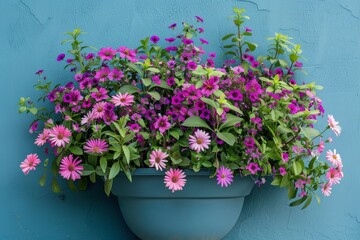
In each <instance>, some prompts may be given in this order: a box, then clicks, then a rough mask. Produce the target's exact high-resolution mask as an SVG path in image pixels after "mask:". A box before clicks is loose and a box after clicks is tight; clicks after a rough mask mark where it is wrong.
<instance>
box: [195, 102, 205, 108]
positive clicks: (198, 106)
mask: <svg viewBox="0 0 360 240" xmlns="http://www.w3.org/2000/svg"><path fill="white" fill-rule="evenodd" d="M195 108H196V109H197V110H203V109H204V108H205V103H204V102H203V101H197V102H196V103H195Z"/></svg>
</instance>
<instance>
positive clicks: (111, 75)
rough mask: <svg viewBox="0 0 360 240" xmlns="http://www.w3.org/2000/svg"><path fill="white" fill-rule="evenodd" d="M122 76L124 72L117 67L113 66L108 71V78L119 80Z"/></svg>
mask: <svg viewBox="0 0 360 240" xmlns="http://www.w3.org/2000/svg"><path fill="white" fill-rule="evenodd" d="M123 77H124V73H123V72H122V71H121V70H118V69H117V68H114V69H113V70H112V71H111V72H110V73H109V76H108V78H109V79H110V80H117V81H120V80H121V79H122V78H123Z"/></svg>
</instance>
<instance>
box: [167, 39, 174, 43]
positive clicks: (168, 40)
mask: <svg viewBox="0 0 360 240" xmlns="http://www.w3.org/2000/svg"><path fill="white" fill-rule="evenodd" d="M165 41H167V42H169V43H171V42H173V41H175V38H165Z"/></svg>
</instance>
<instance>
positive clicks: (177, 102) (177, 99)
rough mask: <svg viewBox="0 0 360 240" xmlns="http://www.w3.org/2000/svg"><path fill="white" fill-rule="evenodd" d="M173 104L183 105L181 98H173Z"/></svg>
mask: <svg viewBox="0 0 360 240" xmlns="http://www.w3.org/2000/svg"><path fill="white" fill-rule="evenodd" d="M171 104H173V105H180V104H181V99H180V97H179V96H173V97H172V98H171Z"/></svg>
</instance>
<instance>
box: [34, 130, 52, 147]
mask: <svg viewBox="0 0 360 240" xmlns="http://www.w3.org/2000/svg"><path fill="white" fill-rule="evenodd" d="M49 134H50V129H46V128H44V130H43V132H42V133H40V134H39V135H38V136H37V138H36V140H35V144H36V145H37V146H39V147H40V146H42V145H44V144H45V143H46V141H47V140H48V138H49Z"/></svg>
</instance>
